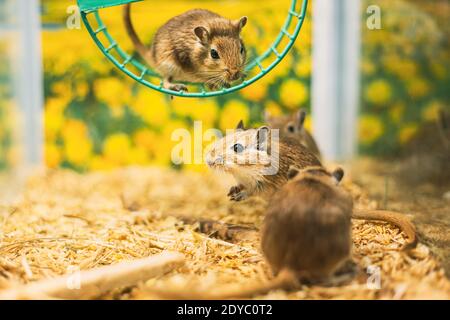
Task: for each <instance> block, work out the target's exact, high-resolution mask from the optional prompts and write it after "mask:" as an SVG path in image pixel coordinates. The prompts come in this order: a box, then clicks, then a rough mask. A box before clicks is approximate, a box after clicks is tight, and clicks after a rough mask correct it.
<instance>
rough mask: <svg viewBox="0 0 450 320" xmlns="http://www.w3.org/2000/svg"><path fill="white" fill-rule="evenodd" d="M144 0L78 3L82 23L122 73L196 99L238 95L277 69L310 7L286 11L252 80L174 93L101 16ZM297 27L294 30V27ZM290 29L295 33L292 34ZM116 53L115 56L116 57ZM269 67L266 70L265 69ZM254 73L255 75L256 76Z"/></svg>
mask: <svg viewBox="0 0 450 320" xmlns="http://www.w3.org/2000/svg"><path fill="white" fill-rule="evenodd" d="M137 1H142V0H78V6H79V9H80V14H81V18H82V20H83V23H84V25H85V26H86V28H87V30H88V32H89V34H90V35H91V37H92V39H93V40H94V42H95V43H96V44H97V46H98V47H99V49H100V51H102V52H103V54H104V55H105V56H106V57H107V58H108V59H109V60H110V61H111V62H112V63H113V64H114V65H115V66H116V67H117V68H119V69H120V70H121V71H122V72H124V73H125V74H127V75H128V76H130V77H131V78H133V79H134V80H135V81H137V82H139V83H141V84H143V85H144V86H147V87H149V88H152V89H154V90H157V91H160V92H163V93H166V94H169V95H172V96H179V97H193V98H202V97H214V96H219V95H223V94H227V93H231V92H235V91H237V90H240V89H242V88H245V87H247V86H249V85H251V84H252V83H254V82H255V81H258V80H259V79H261V78H262V77H264V76H265V75H266V74H268V73H269V72H270V71H271V70H272V69H273V68H275V67H276V65H277V64H278V63H280V61H281V60H282V59H283V58H284V57H285V56H286V55H287V54H288V52H289V50H290V49H291V48H292V46H293V45H294V42H295V40H296V39H297V37H298V34H299V33H300V29H301V27H302V24H303V21H304V19H305V16H306V8H307V5H308V0H303V2H302V3H301V5H299V8H300V12H298V11H296V8H297V5H298V4H300V1H301V0H300V1H297V0H292V1H291V5H290V8H289V9H287V12H286V15H287V16H286V20H285V22H284V24H283V27H282V28H281V30H280V33H279V34H278V36H277V37H276V39H275V40H274V42H273V43H272V45H271V46H270V47H269V48H268V49H267V50H265V51H264V52H263V53H262V54H261V55H260V56H258V57H256V58H255V59H254V60H252V61H251V62H250V63H249V64H248V65H247V67H246V71H247V72H249V71H251V70H252V69H254V68H257V69H256V71H257V72H256V75H254V76H252V77H251V78H249V79H246V80H244V81H242V82H241V83H239V84H236V85H233V86H232V87H230V88H223V89H219V90H216V91H207V90H206V89H205V88H204V87H203V86H201V85H199V86H197V87H198V90H197V91H195V92H194V91H189V92H184V91H173V90H169V89H166V88H163V87H162V83H161V81H159V83H155V82H156V81H157V80H153V79H149V78H150V77H152V78H154V77H157V76H158V75H157V74H156V72H155V71H153V70H151V69H150V68H149V67H147V66H146V65H144V64H142V63H141V62H139V61H138V60H137V59H136V58H135V57H134V55H132V54H128V53H126V52H125V51H124V50H123V49H121V47H120V45H119V43H117V41H116V40H114V38H113V37H112V36H111V34H110V33H109V31H108V28H107V26H106V25H105V24H104V23H103V21H102V19H101V17H100V11H101V9H103V8H107V7H112V6H118V5H124V4H127V3H132V2H137ZM89 15H93V16H94V19H91V20H93V21H95V24H96V26H95V27H93V26H92V25H91V23H90V19H89ZM294 25H295V28H294ZM288 30H293V31H291V32H290V33H289V31H288ZM101 34H103V35H104V38H106V39H107V42H108V43H105V44H104V43H102V41H101V40H100V39H99V36H100V35H101ZM286 38H287V42H286V43H287V44H286V46H285V47H284V48H283V49H282V50H280V49H277V47H278V45H279V44H280V43H281V41H283V40H284V39H286ZM113 53H115V54H113ZM263 62H264V65H267V67H263ZM254 74H255V73H254Z"/></svg>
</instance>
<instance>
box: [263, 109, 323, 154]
mask: <svg viewBox="0 0 450 320" xmlns="http://www.w3.org/2000/svg"><path fill="white" fill-rule="evenodd" d="M305 117H306V111H305V110H303V109H300V110H299V111H297V112H294V113H292V114H289V115H281V116H272V115H270V114H268V113H267V112H266V113H265V114H264V118H265V121H266V122H267V124H268V125H269V127H270V128H272V129H278V130H280V136H281V137H290V138H294V139H298V140H299V141H300V143H301V144H303V145H304V146H305V147H307V148H308V149H309V150H310V151H311V152H312V153H314V155H315V156H316V157H317V158H319V159H320V157H321V155H320V151H319V147H318V146H317V143H316V141H315V140H314V138H313V136H312V135H311V134H310V133H309V132H308V131H307V130H306V129H305V127H304V122H305Z"/></svg>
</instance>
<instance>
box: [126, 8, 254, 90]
mask: <svg viewBox="0 0 450 320" xmlns="http://www.w3.org/2000/svg"><path fill="white" fill-rule="evenodd" d="M130 7H131V5H130V4H127V5H126V6H125V7H124V14H123V16H124V22H125V27H126V30H127V32H128V35H129V37H130V38H131V40H132V42H133V45H134V46H135V48H136V50H137V52H138V53H139V54H140V55H141V56H142V58H143V59H144V60H145V61H146V62H147V63H148V64H149V65H150V66H151V67H152V68H153V69H154V70H155V71H157V72H158V73H159V74H160V75H161V77H162V78H163V86H164V88H167V89H170V90H175V91H181V90H184V91H187V88H186V86H185V85H183V84H177V83H172V82H173V81H180V82H193V83H203V84H205V85H206V86H207V87H208V88H210V89H217V88H221V87H229V86H230V83H231V82H233V81H236V80H241V79H242V78H244V77H245V74H244V71H243V70H244V66H245V63H246V55H247V52H246V49H245V46H244V42H243V41H242V39H241V37H240V32H241V30H242V28H243V27H244V26H245V25H246V23H247V17H242V18H241V19H239V20H235V21H232V20H228V19H226V18H224V17H222V16H220V15H218V14H216V13H213V12H211V11H208V10H203V9H194V10H189V11H187V12H185V13H183V14H181V15H179V16H176V17H173V18H172V19H170V20H169V21H167V22H166V23H165V24H164V25H163V26H162V27H160V28H159V29H158V31H157V32H156V34H155V36H154V39H153V43H152V44H151V46H149V47H147V46H145V45H144V44H143V43H142V42H141V40H140V39H139V37H138V35H137V33H136V31H135V29H134V27H133V25H132V23H131V18H130Z"/></svg>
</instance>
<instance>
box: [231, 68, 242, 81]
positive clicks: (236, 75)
mask: <svg viewBox="0 0 450 320" xmlns="http://www.w3.org/2000/svg"><path fill="white" fill-rule="evenodd" d="M240 78H241V72H240V71H239V70H238V71H232V72H231V80H238V79H240Z"/></svg>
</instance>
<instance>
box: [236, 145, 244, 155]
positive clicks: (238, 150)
mask: <svg viewBox="0 0 450 320" xmlns="http://www.w3.org/2000/svg"><path fill="white" fill-rule="evenodd" d="M233 151H234V152H236V153H241V152H242V151H244V146H243V145H242V144H240V143H236V144H235V145H234V146H233Z"/></svg>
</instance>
